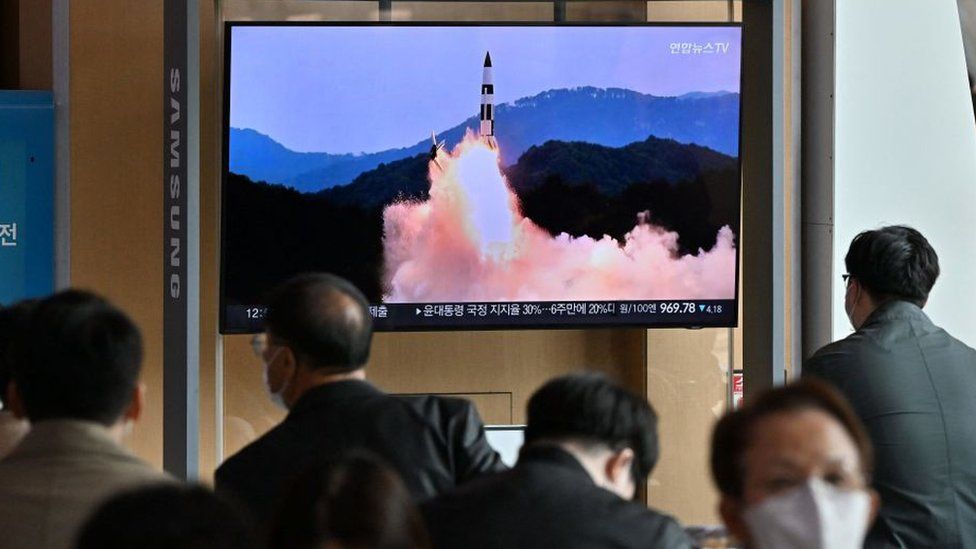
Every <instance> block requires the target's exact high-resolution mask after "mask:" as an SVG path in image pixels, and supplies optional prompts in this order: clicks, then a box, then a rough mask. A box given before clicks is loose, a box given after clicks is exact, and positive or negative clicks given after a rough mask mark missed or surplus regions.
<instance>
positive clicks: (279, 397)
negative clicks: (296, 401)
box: [264, 348, 290, 410]
mask: <svg viewBox="0 0 976 549" xmlns="http://www.w3.org/2000/svg"><path fill="white" fill-rule="evenodd" d="M279 353H281V348H278V350H277V351H275V352H274V354H272V355H271V358H270V359H269V360H267V361H265V363H264V386H265V388H266V389H267V390H268V398H270V399H271V402H273V403H274V405H275V406H277V407H279V408H281V409H282V410H288V404H286V403H285V390H287V389H288V382H289V381H290V380H288V379H286V380H285V381H284V382H283V383H282V384H281V387H279V388H278V390H277V391H272V390H271V384H269V383H268V369H270V368H271V365H272V364H274V361H275V359H276V358H278V354H279Z"/></svg>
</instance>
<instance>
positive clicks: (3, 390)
mask: <svg viewBox="0 0 976 549" xmlns="http://www.w3.org/2000/svg"><path fill="white" fill-rule="evenodd" d="M35 303H36V300H25V301H21V302H18V303H15V304H13V305H11V306H9V307H3V308H0V406H3V405H4V401H3V399H4V398H5V397H6V396H7V386H8V385H9V384H10V378H11V375H12V373H13V365H12V364H11V361H12V360H13V347H14V345H15V344H18V343H19V342H20V341H21V340H22V339H23V337H24V323H25V322H27V318H28V315H29V314H30V311H31V309H33V307H34V304H35Z"/></svg>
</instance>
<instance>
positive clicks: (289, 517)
mask: <svg viewBox="0 0 976 549" xmlns="http://www.w3.org/2000/svg"><path fill="white" fill-rule="evenodd" d="M270 542H271V544H270V545H271V546H272V547H289V548H293V549H313V548H320V547H325V546H328V547H342V548H345V549H426V548H428V547H429V541H428V538H427V531H426V528H425V527H424V524H423V521H422V519H421V517H420V513H419V512H418V511H417V508H416V506H415V505H414V503H413V500H412V499H411V497H410V493H409V492H408V491H407V489H406V487H405V486H404V485H403V482H402V481H401V480H400V478H399V477H398V476H397V474H396V473H395V472H394V471H393V470H392V469H390V468H389V467H388V466H386V465H384V464H383V463H382V462H381V461H380V460H379V458H377V457H375V456H373V455H372V454H368V453H365V452H353V453H351V454H349V455H348V456H346V457H345V458H344V459H342V460H340V461H337V462H330V463H322V464H319V465H317V466H315V467H313V468H311V469H309V470H308V471H306V472H305V473H304V474H303V475H301V476H300V477H299V478H298V479H297V481H296V482H295V484H294V485H293V486H292V489H291V490H290V491H289V493H288V494H287V496H286V498H285V500H284V501H283V505H282V506H281V507H280V508H279V511H278V515H277V519H276V521H275V524H274V526H273V528H272V531H271V539H270Z"/></svg>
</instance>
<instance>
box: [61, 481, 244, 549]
mask: <svg viewBox="0 0 976 549" xmlns="http://www.w3.org/2000/svg"><path fill="white" fill-rule="evenodd" d="M76 547H77V549H130V548H132V547H138V548H140V549H238V548H240V549H247V548H248V547H254V543H253V539H252V537H251V533H250V530H249V529H248V527H247V525H246V524H245V522H244V521H243V520H242V519H241V517H240V515H239V514H238V513H237V511H236V509H234V508H233V507H232V506H230V505H229V504H228V503H226V502H224V501H223V500H221V499H220V498H218V497H217V496H215V495H213V494H212V493H210V492H209V491H207V490H205V489H204V488H201V487H190V486H182V485H175V484H166V485H159V486H152V487H147V488H140V489H138V490H135V491H132V492H126V493H123V494H120V495H117V496H115V497H113V498H111V499H109V500H108V501H107V502H105V504H103V505H102V506H101V508H99V509H98V511H96V512H95V514H94V515H93V516H92V517H91V518H90V519H89V520H88V523H87V524H86V525H85V526H84V527H83V528H82V529H81V533H80V535H79V538H78V543H77V545H76Z"/></svg>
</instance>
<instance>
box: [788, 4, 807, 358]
mask: <svg viewBox="0 0 976 549" xmlns="http://www.w3.org/2000/svg"><path fill="white" fill-rule="evenodd" d="M803 3H804V2H803V1H802V0H791V1H790V7H789V9H790V14H791V16H792V17H791V25H790V28H789V29H788V31H787V32H789V33H790V44H791V51H790V74H789V81H790V110H791V117H790V120H791V121H792V128H791V130H792V134H791V139H790V143H791V147H790V154H791V156H792V161H793V162H792V168H791V173H790V180H791V182H792V183H791V191H792V192H791V193H790V196H791V197H792V202H791V203H789V204H786V207H787V208H790V209H791V213H792V215H791V227H790V229H791V230H790V234H791V235H792V241H791V242H790V278H789V288H788V292H789V293H788V299H789V301H790V304H791V310H792V314H791V315H790V318H789V319H787V322H789V323H790V334H791V339H790V349H789V351H790V352H789V356H790V362H791V364H790V366H792V372H793V375H794V376H795V377H799V375H800V371H801V369H802V367H803V366H802V364H803V322H802V321H801V319H802V318H803V309H804V307H803V298H802V295H803V267H802V265H803V237H802V235H803V223H802V217H803V191H802V190H801V189H802V183H801V182H802V180H803V174H802V170H803V147H802V135H803V112H802V108H801V105H802V104H803V76H802V67H801V55H802V51H803V48H802V47H801V46H802V43H803V31H802V28H803V10H802V4H803Z"/></svg>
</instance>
